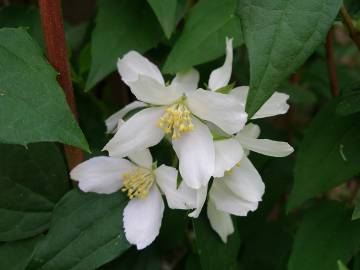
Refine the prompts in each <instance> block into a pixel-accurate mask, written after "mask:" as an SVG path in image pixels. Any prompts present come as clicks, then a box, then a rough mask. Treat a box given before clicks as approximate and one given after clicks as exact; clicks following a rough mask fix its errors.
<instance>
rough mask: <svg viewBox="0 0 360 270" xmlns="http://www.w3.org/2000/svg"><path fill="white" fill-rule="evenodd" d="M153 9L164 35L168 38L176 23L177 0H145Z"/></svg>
mask: <svg viewBox="0 0 360 270" xmlns="http://www.w3.org/2000/svg"><path fill="white" fill-rule="evenodd" d="M147 1H148V3H149V4H150V6H151V8H152V9H153V11H154V13H155V15H156V17H157V19H158V20H159V22H160V24H161V27H162V28H163V30H164V33H165V35H166V37H167V38H168V39H169V38H170V37H171V34H172V32H173V31H174V28H175V24H176V6H177V0H167V1H163V0H147Z"/></svg>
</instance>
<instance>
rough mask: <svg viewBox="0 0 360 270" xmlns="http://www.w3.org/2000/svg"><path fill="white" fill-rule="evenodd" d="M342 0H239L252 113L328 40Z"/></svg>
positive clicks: (249, 104)
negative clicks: (248, 67) (326, 38)
mask: <svg viewBox="0 0 360 270" xmlns="http://www.w3.org/2000/svg"><path fill="white" fill-rule="evenodd" d="M341 3H342V1H341V0H319V1H313V0H303V1H299V0H265V1H263V0H256V1H252V0H239V5H238V7H239V14H240V18H241V24H242V29H243V32H244V38H245V43H246V47H247V49H248V52H249V60H250V92H249V97H248V100H247V104H246V110H247V112H248V114H249V115H250V116H252V115H254V114H255V112H256V111H257V110H258V109H259V108H260V107H261V105H262V104H263V103H264V102H265V101H266V100H267V99H268V98H269V97H270V96H271V95H272V93H274V91H275V90H276V88H277V87H278V86H279V84H280V83H281V82H282V81H283V80H284V79H285V78H287V77H288V76H289V75H290V74H292V73H293V72H294V71H295V70H296V69H297V68H298V67H299V66H300V65H302V64H303V63H304V61H305V60H306V59H307V58H308V57H309V56H310V55H311V54H312V53H313V52H314V51H315V49H316V48H317V47H318V46H319V45H320V44H321V42H323V41H324V39H325V36H326V33H327V31H328V30H329V28H330V26H331V24H332V22H333V21H334V19H335V17H336V15H337V12H338V10H339V8H340V5H341Z"/></svg>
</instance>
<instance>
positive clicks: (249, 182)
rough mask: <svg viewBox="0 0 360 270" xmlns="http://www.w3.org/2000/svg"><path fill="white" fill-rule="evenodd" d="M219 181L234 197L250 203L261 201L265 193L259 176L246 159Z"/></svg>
mask: <svg viewBox="0 0 360 270" xmlns="http://www.w3.org/2000/svg"><path fill="white" fill-rule="evenodd" d="M219 179H221V182H222V183H224V184H225V185H226V186H227V187H228V188H229V190H231V191H232V192H233V193H234V194H235V195H236V196H238V197H240V198H242V199H244V200H247V201H250V202H258V201H261V198H262V195H263V194H264V191H265V185H264V183H263V181H262V179H261V176H260V174H259V173H258V171H257V170H256V168H255V167H254V165H252V163H251V162H250V160H249V159H248V158H247V157H244V158H243V159H242V160H241V161H240V166H239V167H237V166H235V167H234V168H233V170H232V171H231V173H229V174H227V175H225V176H224V177H222V178H219Z"/></svg>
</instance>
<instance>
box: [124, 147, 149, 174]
mask: <svg viewBox="0 0 360 270" xmlns="http://www.w3.org/2000/svg"><path fill="white" fill-rule="evenodd" d="M129 158H130V159H131V161H132V162H134V163H136V164H137V165H139V166H140V167H145V168H147V169H151V167H152V164H153V158H152V155H151V153H150V150H149V149H147V148H146V149H144V150H140V151H137V152H135V153H131V154H129Z"/></svg>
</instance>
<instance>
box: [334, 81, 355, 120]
mask: <svg viewBox="0 0 360 270" xmlns="http://www.w3.org/2000/svg"><path fill="white" fill-rule="evenodd" d="M358 112H360V86H359V85H358V86H357V87H356V88H354V89H353V90H352V91H349V92H346V93H344V94H343V96H342V98H341V100H340V102H339V104H338V106H337V108H336V113H338V114H339V115H349V114H353V113H358Z"/></svg>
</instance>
